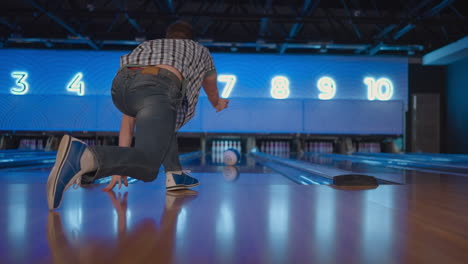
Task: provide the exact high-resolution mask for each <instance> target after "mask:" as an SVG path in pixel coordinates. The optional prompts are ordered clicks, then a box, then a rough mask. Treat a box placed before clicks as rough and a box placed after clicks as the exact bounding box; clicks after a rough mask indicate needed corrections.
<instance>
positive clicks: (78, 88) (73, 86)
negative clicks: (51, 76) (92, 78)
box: [67, 72, 85, 96]
mask: <svg viewBox="0 0 468 264" xmlns="http://www.w3.org/2000/svg"><path fill="white" fill-rule="evenodd" d="M82 79H83V74H82V73H81V72H79V73H77V74H75V76H73V79H72V80H71V81H70V82H69V83H68V85H67V90H68V91H69V92H75V93H77V94H78V95H80V96H82V95H84V94H85V83H84V82H83V81H82Z"/></svg>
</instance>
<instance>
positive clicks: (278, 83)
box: [270, 76, 289, 99]
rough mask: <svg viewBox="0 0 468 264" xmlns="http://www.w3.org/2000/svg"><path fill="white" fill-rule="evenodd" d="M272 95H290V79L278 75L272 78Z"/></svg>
mask: <svg viewBox="0 0 468 264" xmlns="http://www.w3.org/2000/svg"><path fill="white" fill-rule="evenodd" d="M270 94H271V97H273V98H275V99H286V98H288V97H289V80H288V78H286V77H284V76H276V77H275V78H273V79H272V80H271V91H270Z"/></svg>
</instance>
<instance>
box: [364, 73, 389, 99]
mask: <svg viewBox="0 0 468 264" xmlns="http://www.w3.org/2000/svg"><path fill="white" fill-rule="evenodd" d="M364 83H365V84H366V85H367V99H369V100H375V99H377V100H381V101H387V100H390V99H392V97H393V83H392V82H391V81H390V80H389V79H387V78H380V79H378V80H377V81H376V80H375V79H374V78H372V77H366V78H364Z"/></svg>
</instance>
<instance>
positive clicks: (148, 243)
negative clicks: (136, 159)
mask: <svg viewBox="0 0 468 264" xmlns="http://www.w3.org/2000/svg"><path fill="white" fill-rule="evenodd" d="M197 195H198V193H197V192H196V191H192V190H185V191H178V192H177V193H175V192H167V194H166V204H165V207H164V210H163V213H162V215H161V219H160V226H159V228H158V226H157V223H156V221H155V220H154V219H152V218H144V219H142V220H140V221H138V222H135V224H132V225H129V220H130V218H129V211H128V208H127V199H128V193H124V194H123V195H121V194H119V195H118V196H117V195H116V194H115V193H113V192H112V193H108V197H109V199H110V202H111V204H112V206H113V208H114V213H115V215H116V216H117V219H116V220H117V224H116V229H117V238H116V239H112V238H111V239H109V238H108V239H104V238H87V239H78V238H77V237H76V236H74V234H73V230H74V229H68V228H67V226H65V225H64V223H63V221H62V216H61V215H60V213H59V212H57V211H53V212H49V214H48V217H47V227H46V232H47V241H48V245H49V249H50V253H51V254H50V255H51V260H50V261H47V263H49V262H52V263H171V262H172V261H173V258H174V249H175V246H176V245H175V236H176V229H177V226H178V220H179V215H180V213H181V212H182V209H183V207H184V205H185V204H187V203H188V202H189V201H191V200H193V199H195V198H196V196H197ZM67 215H68V213H67ZM67 215H66V216H65V219H66V221H65V222H67V221H68V220H67V218H68V216H67ZM180 219H182V221H184V220H183V217H182V218H180ZM180 226H182V229H183V228H184V226H185V224H183V223H182V225H179V227H180ZM86 229H88V230H86ZM91 229H93V226H92V223H91V224H90V225H83V226H82V228H81V229H80V230H82V231H84V232H90V231H91ZM179 231H183V230H179ZM182 233H183V232H182Z"/></svg>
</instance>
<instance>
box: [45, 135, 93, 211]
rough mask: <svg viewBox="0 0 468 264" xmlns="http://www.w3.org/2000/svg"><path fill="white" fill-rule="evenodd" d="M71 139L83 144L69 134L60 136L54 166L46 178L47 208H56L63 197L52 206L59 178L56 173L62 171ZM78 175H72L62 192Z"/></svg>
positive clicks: (58, 173)
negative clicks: (55, 205)
mask: <svg viewBox="0 0 468 264" xmlns="http://www.w3.org/2000/svg"><path fill="white" fill-rule="evenodd" d="M72 141H79V142H81V143H83V144H85V143H84V142H83V141H81V140H78V139H74V140H72V137H71V136H69V135H65V136H63V137H62V140H61V141H60V145H59V148H58V151H57V159H56V160H55V164H54V167H52V170H51V171H50V174H49V178H48V179H47V201H48V204H49V210H53V209H57V208H59V207H60V205H61V204H62V200H63V199H60V203H59V204H58V205H57V207H55V208H54V197H55V190H56V189H57V182H58V178H59V177H58V175H60V172H62V168H63V165H64V162H65V160H66V159H67V158H68V154H69V153H70V151H69V150H70V146H71V143H72ZM79 176H80V175H79V174H77V175H75V176H73V178H72V179H71V180H70V182H69V183H68V184H67V185H66V186H65V189H64V192H65V190H66V189H67V188H68V187H69V186H70V185H72V184H73V182H75V180H76V178H77V177H79Z"/></svg>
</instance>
